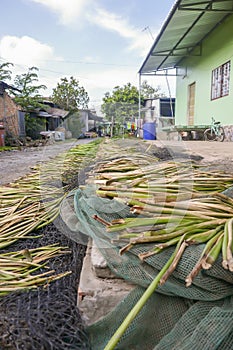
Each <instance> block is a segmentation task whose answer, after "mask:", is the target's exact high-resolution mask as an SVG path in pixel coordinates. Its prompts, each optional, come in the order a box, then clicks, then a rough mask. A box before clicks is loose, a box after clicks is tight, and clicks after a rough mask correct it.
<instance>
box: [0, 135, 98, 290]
mask: <svg viewBox="0 0 233 350" xmlns="http://www.w3.org/2000/svg"><path fill="white" fill-rule="evenodd" d="M99 142H100V141H99V140H97V141H94V142H91V143H88V144H84V145H80V146H77V147H74V148H73V149H71V150H69V151H68V152H66V153H64V154H61V155H59V156H58V157H56V158H54V159H53V160H51V161H50V162H47V163H45V164H41V165H38V166H36V167H35V168H34V169H33V171H32V172H31V173H30V174H28V175H27V176H25V177H22V178H19V179H18V180H17V181H15V182H13V183H11V184H9V185H7V186H1V187H0V249H3V248H6V247H8V246H10V245H12V244H13V243H15V242H17V241H18V240H24V239H30V238H31V239H39V238H40V237H41V236H40V235H39V234H38V235H36V234H35V233H33V235H31V236H30V235H29V234H30V233H32V232H36V231H38V230H39V229H41V228H42V227H44V226H47V225H48V224H49V223H51V222H53V221H54V220H55V218H56V217H57V216H58V215H59V211H60V204H61V202H62V200H63V199H64V198H65V197H66V195H67V194H68V192H69V190H70V189H69V183H70V181H71V179H72V178H73V177H74V176H76V177H77V174H78V172H79V170H80V169H82V168H84V167H85V166H86V165H87V164H89V163H90V160H91V159H93V158H94V157H95V154H96V152H97V150H98V147H99ZM29 253H30V256H31V257H32V261H27V260H25V259H24V258H23V260H22V261H21V257H20V254H19V253H15V252H10V253H9V254H5V255H1V258H0V295H4V294H6V293H8V292H10V291H14V290H19V289H22V290H23V289H25V288H36V286H38V285H42V284H44V283H49V282H50V281H53V280H55V279H57V278H60V277H62V276H65V275H66V274H67V273H64V274H59V275H55V274H54V271H45V272H43V273H42V272H41V273H40V274H38V275H34V274H33V275H31V272H34V271H36V270H38V269H41V268H42V267H43V265H41V264H40V262H41V261H42V260H47V259H49V258H53V257H55V256H56V255H57V254H58V253H59V254H63V253H65V251H64V250H63V249H62V248H59V249H58V248H55V247H50V250H48V249H47V248H46V251H43V255H42V253H41V251H40V249H37V250H36V251H34V250H32V251H30V252H29ZM0 254H1V251H0ZM35 254H36V255H35ZM42 256H43V259H42V260H41V257H42ZM38 264H39V265H38ZM37 265H38V266H37ZM7 266H8V267H9V266H10V267H9V269H8V268H7ZM6 282H7V283H6Z"/></svg>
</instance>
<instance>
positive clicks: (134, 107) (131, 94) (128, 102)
mask: <svg viewBox="0 0 233 350" xmlns="http://www.w3.org/2000/svg"><path fill="white" fill-rule="evenodd" d="M161 96H163V94H161V93H160V88H159V87H157V88H156V89H154V88H153V87H152V86H150V85H149V84H148V83H147V81H144V82H143V83H142V86H141V101H140V102H141V106H143V103H144V100H145V99H147V98H157V97H161ZM138 107H139V90H138V89H137V87H135V86H133V85H131V83H128V84H126V85H124V86H123V87H119V86H116V87H115V88H114V89H113V92H112V94H110V93H109V92H107V93H106V94H105V96H104V98H103V104H102V106H101V111H102V113H104V114H105V116H106V118H107V119H108V120H111V119H112V118H114V120H115V121H117V122H122V121H123V120H130V118H132V117H137V116H138Z"/></svg>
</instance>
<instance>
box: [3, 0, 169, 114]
mask: <svg viewBox="0 0 233 350" xmlns="http://www.w3.org/2000/svg"><path fill="white" fill-rule="evenodd" d="M173 3H174V0H165V1H161V0H1V21H0V63H3V62H12V63H14V68H13V73H14V74H21V73H25V72H26V71H27V69H28V68H29V67H32V66H36V67H38V68H39V78H40V83H41V84H45V85H46V86H47V87H48V89H47V90H46V91H45V92H43V94H46V95H47V96H49V95H50V94H51V93H52V89H53V88H54V87H56V85H57V82H58V81H59V80H60V79H61V78H62V77H65V76H67V77H70V76H74V77H75V78H76V79H78V80H79V83H80V85H81V86H83V87H84V88H85V90H86V91H87V92H88V95H89V97H90V105H89V107H94V106H95V107H97V109H98V106H100V105H101V102H102V98H103V96H104V94H105V93H106V92H111V91H112V89H113V88H114V86H123V85H125V84H127V83H128V82H130V83H132V84H134V85H136V86H138V70H139V68H140V67H141V65H142V63H143V61H144V59H145V57H146V55H147V53H148V52H149V50H150V48H151V46H152V44H153V38H154V39H155V38H156V36H157V34H158V32H159V30H160V29H161V26H162V24H163V22H164V20H165V18H166V16H167V14H168V12H169V10H170V9H171V7H172V5H173ZM147 80H148V79H147ZM148 82H149V83H150V84H151V85H152V86H154V87H157V86H158V85H159V86H160V87H161V89H162V91H163V92H164V93H165V94H167V95H168V89H167V85H166V80H165V78H158V77H157V78H153V80H152V81H148ZM170 84H171V89H172V91H173V93H174V89H173V86H174V81H170Z"/></svg>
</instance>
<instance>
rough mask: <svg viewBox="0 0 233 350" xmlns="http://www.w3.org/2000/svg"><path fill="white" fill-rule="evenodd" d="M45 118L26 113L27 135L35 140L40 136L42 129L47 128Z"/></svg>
mask: <svg viewBox="0 0 233 350" xmlns="http://www.w3.org/2000/svg"><path fill="white" fill-rule="evenodd" d="M45 123H46V121H45V119H44V118H37V117H32V116H30V114H28V113H26V114H25V131H26V135H27V136H29V137H31V138H32V139H33V140H36V139H38V138H40V137H41V136H40V131H41V130H45Z"/></svg>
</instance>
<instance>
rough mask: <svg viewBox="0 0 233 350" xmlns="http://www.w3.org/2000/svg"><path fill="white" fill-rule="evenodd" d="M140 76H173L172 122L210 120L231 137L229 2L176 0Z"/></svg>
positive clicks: (232, 3) (232, 24) (232, 12)
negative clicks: (174, 92) (174, 80)
mask: <svg viewBox="0 0 233 350" xmlns="http://www.w3.org/2000/svg"><path fill="white" fill-rule="evenodd" d="M139 74H140V75H149V76H153V75H155V76H159V75H167V76H169V75H174V74H175V75H176V112H175V125H176V126H187V125H188V126H190V128H191V127H193V129H194V130H195V127H196V126H203V127H204V126H205V125H209V124H210V123H211V118H212V117H213V118H214V119H215V120H217V121H220V122H221V124H222V125H223V127H224V131H225V135H226V138H225V140H226V141H233V0H221V1H220V0H212V1H211V0H209V1H204V0H178V1H176V2H175V4H174V5H173V7H172V9H171V11H170V13H169V14H168V16H167V19H166V20H165V22H164V24H163V26H162V28H161V30H160V33H159V34H158V36H157V38H156V40H155V42H154V44H153V46H152V48H151V50H150V52H149V53H148V55H147V57H146V59H145V60H144V62H143V64H142V66H141V68H140V70H139Z"/></svg>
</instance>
